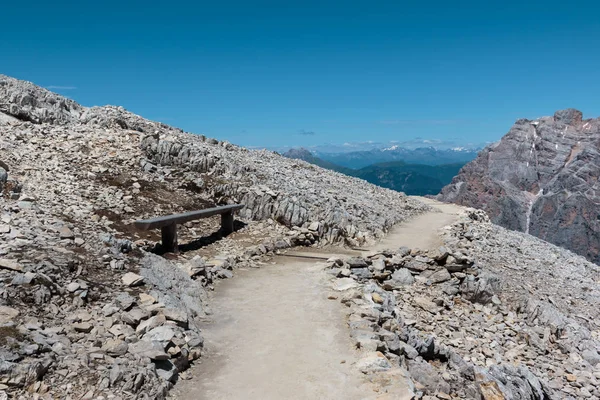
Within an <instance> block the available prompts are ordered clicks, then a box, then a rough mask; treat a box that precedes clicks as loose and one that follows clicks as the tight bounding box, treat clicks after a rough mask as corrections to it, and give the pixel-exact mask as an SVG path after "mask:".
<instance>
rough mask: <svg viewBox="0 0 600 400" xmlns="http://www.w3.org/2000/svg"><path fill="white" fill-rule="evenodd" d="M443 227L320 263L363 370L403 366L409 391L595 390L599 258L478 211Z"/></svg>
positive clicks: (467, 395)
mask: <svg viewBox="0 0 600 400" xmlns="http://www.w3.org/2000/svg"><path fill="white" fill-rule="evenodd" d="M443 237H444V241H445V245H444V246H443V247H441V248H439V249H408V248H400V249H390V250H387V251H381V252H377V253H375V254H373V255H371V256H369V257H366V258H353V259H347V260H342V259H331V260H329V261H328V267H329V268H330V271H331V273H332V274H333V275H334V276H336V277H337V278H338V279H337V280H336V282H335V285H334V287H335V288H337V289H338V290H340V291H342V293H343V294H342V295H341V296H340V297H341V300H342V302H343V303H344V304H346V305H347V306H348V307H349V308H350V313H351V316H350V322H349V324H350V329H351V333H352V337H353V339H354V341H355V343H356V346H357V347H359V348H362V349H364V350H367V351H370V352H372V356H371V357H367V358H366V361H365V363H364V364H361V368H362V369H363V372H364V373H365V374H377V373H385V371H388V370H391V369H392V368H393V367H395V366H396V367H397V366H400V367H403V368H406V369H407V370H408V373H409V375H410V377H411V378H412V380H413V381H414V387H415V394H416V395H417V398H420V397H419V396H423V398H427V399H435V398H437V399H458V398H460V399H484V400H505V399H506V400H509V399H510V400H515V399H531V400H533V399H535V400H546V399H572V400H575V399H598V398H600V364H599V363H600V355H599V354H598V351H599V350H600V341H599V339H600V324H599V323H598V318H599V317H600V315H599V311H598V307H596V306H595V305H596V304H597V301H598V296H599V295H600V291H599V287H598V283H597V282H598V279H599V278H600V268H599V267H598V266H596V265H594V264H592V263H590V262H588V261H586V260H585V259H584V258H583V257H580V256H577V255H574V254H573V253H571V252H569V251H567V250H564V249H561V248H559V247H557V246H554V245H552V244H549V243H546V242H543V241H541V240H539V239H536V238H534V237H532V236H530V235H526V234H523V233H520V232H514V231H510V230H506V229H504V228H502V227H499V226H497V225H494V224H491V223H490V222H489V219H488V217H487V216H486V215H485V213H483V212H482V211H480V210H473V209H470V210H466V211H465V213H464V214H463V216H462V217H461V219H460V220H459V221H458V222H456V223H455V224H453V225H452V226H450V227H447V229H446V230H445V231H444V233H443Z"/></svg>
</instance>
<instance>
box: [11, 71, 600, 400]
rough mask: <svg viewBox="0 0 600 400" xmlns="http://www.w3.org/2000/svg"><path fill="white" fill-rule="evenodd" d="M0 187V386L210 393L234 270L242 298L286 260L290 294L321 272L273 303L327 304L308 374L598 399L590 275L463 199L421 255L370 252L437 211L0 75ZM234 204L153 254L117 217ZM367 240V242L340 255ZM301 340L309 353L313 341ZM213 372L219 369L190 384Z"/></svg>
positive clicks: (329, 393)
mask: <svg viewBox="0 0 600 400" xmlns="http://www.w3.org/2000/svg"><path fill="white" fill-rule="evenodd" d="M0 192H1V194H0V345H1V346H0V399H3V398H16V399H30V398H36V399H56V398H58V399H164V398H166V397H168V396H169V391H171V390H172V389H173V388H175V391H174V392H173V393H174V395H177V396H184V397H185V395H186V394H190V392H188V391H186V390H187V388H188V387H190V386H193V387H196V386H198V385H196V383H198V384H199V383H201V382H204V383H206V382H207V378H206V377H209V378H210V377H212V378H214V379H213V380H212V383H213V386H212V387H204V389H200V390H204V392H203V393H198V392H196V393H195V394H193V396H195V397H188V398H201V397H202V396H207V394H210V393H211V392H210V390H218V382H219V380H222V377H223V376H228V375H227V374H228V373H229V374H231V373H233V372H235V371H236V369H235V368H237V371H239V370H240V366H243V365H244V364H243V360H244V359H243V358H242V357H240V359H239V362H238V363H236V359H235V358H231V357H235V352H234V353H233V355H231V353H227V352H225V351H226V349H225V350H223V349H222V348H218V347H215V346H214V339H215V334H214V333H215V329H217V328H218V327H219V326H220V325H219V324H218V323H215V321H219V318H221V317H223V318H225V317H226V316H227V315H229V314H227V313H228V312H230V311H231V307H229V308H228V306H227V304H230V303H227V301H226V300H225V299H223V297H220V296H224V295H226V294H227V293H231V292H230V291H228V290H232V289H227V288H228V286H227V285H230V284H232V285H233V283H234V281H235V285H234V286H235V287H238V288H241V289H240V290H245V289H244V288H250V287H252V285H257V284H258V283H259V282H260V281H259V280H258V279H259V278H260V277H261V276H265V278H264V279H268V278H267V277H268V276H270V275H269V271H270V268H275V267H274V265H279V267H277V268H284V267H285V266H286V265H289V266H290V267H293V268H294V270H293V271H294V273H291V274H289V275H286V276H288V277H290V279H294V276H296V277H297V278H296V279H297V280H299V281H296V280H294V282H295V283H296V284H297V285H301V282H305V281H304V280H303V279H312V278H310V277H314V279H318V281H315V282H317V283H315V288H320V289H319V290H317V289H315V290H314V291H309V290H307V291H306V296H308V298H306V299H303V297H302V295H301V294H302V293H303V292H302V290H300V289H298V287H299V286H296V289H298V290H296V292H295V296H296V297H293V298H294V299H295V298H297V299H298V300H297V301H295V302H292V303H293V304H296V303H297V307H303V306H307V307H308V305H310V304H315V305H316V306H315V307H317V308H316V310H317V311H318V312H317V314H316V315H320V314H319V313H320V312H323V313H324V312H325V310H328V311H327V312H331V313H332V314H331V315H334V316H335V318H332V319H331V326H330V327H329V328H323V329H325V331H323V332H328V331H327V329H332V330H333V331H335V332H337V336H336V335H334V336H327V337H329V338H330V340H331V337H334V338H335V346H338V348H339V349H340V352H343V353H340V354H344V360H339V362H337V359H336V363H330V364H328V365H331V371H329V372H330V373H329V374H323V375H320V376H321V378H322V379H329V378H328V377H330V376H340V375H337V374H340V373H341V374H343V376H345V377H346V378H347V379H348V382H351V383H352V384H353V385H352V386H353V387H354V386H355V385H354V383H357V385H356V390H357V391H355V392H352V393H350V392H348V393H349V394H348V396H347V398H379V399H386V398H406V399H411V398H415V399H436V398H437V399H486V400H491V399H494V400H495V399H582V398H590V399H594V398H600V390H599V389H598V384H599V381H598V379H599V378H600V367H598V365H599V362H600V355H599V354H598V349H599V346H598V341H597V340H598V333H599V327H598V323H597V322H596V321H598V318H597V315H596V314H597V313H598V308H597V306H596V304H597V303H598V284H597V282H598V267H597V266H596V265H594V264H591V263H589V262H587V261H586V260H585V259H583V258H582V257H579V256H576V255H574V254H572V253H570V252H569V251H567V250H564V249H561V248H559V247H556V246H553V245H551V244H548V243H546V242H543V241H541V240H539V239H536V238H534V237H532V236H529V235H527V234H524V233H519V232H511V231H507V230H505V229H503V228H501V227H499V226H496V225H494V224H492V223H490V222H489V219H488V218H487V216H486V215H485V213H484V212H482V211H477V210H474V209H462V210H461V212H460V215H454V216H453V217H452V218H451V223H450V225H447V226H446V227H445V228H443V229H442V230H440V231H439V232H438V230H437V228H439V227H433V226H432V227H431V230H432V231H435V232H432V234H437V235H439V236H438V238H439V243H436V244H435V246H433V245H432V246H428V248H421V249H418V248H415V246H413V245H412V244H411V242H410V240H407V241H406V243H404V242H403V243H394V242H393V241H392V240H387V241H385V242H382V243H385V244H386V246H387V245H388V244H389V247H390V248H389V249H380V247H372V246H373V245H374V244H375V243H376V242H377V241H379V240H381V239H382V238H384V236H385V235H386V233H388V232H390V230H392V232H393V229H394V227H395V226H401V227H402V226H404V227H410V226H411V225H410V224H411V223H417V222H415V221H419V218H420V217H419V216H422V215H427V216H428V217H427V218H432V217H431V216H432V215H433V216H435V215H436V213H438V214H437V215H440V218H442V217H443V213H442V212H439V211H437V210H435V207H436V206H435V204H434V206H433V208H434V209H432V206H431V205H429V204H426V202H422V201H420V200H419V199H416V198H409V197H406V196H404V195H403V194H401V193H397V192H393V191H390V190H386V189H382V188H378V187H376V186H373V185H370V184H368V183H366V182H364V181H362V180H359V179H355V178H350V177H346V176H344V175H341V174H338V173H335V172H331V171H325V170H322V169H320V168H318V167H315V166H312V165H309V164H307V163H305V162H303V161H297V160H289V159H286V158H283V157H281V156H280V155H278V154H276V153H273V152H269V151H265V150H262V151H253V150H247V149H244V148H241V147H238V146H235V145H233V144H230V143H227V142H220V141H218V140H215V139H210V138H206V137H204V136H202V135H193V134H189V133H185V132H183V131H181V130H179V129H176V128H172V127H169V126H167V125H164V124H161V123H158V122H152V121H148V120H146V119H143V118H142V117H139V116H137V115H134V114H131V113H129V112H127V111H126V110H124V109H123V108H121V107H114V106H104V107H91V108H87V107H83V106H81V105H79V104H77V103H75V102H74V101H72V100H69V99H66V98H64V97H61V96H59V95H56V94H54V93H51V92H49V91H47V90H45V89H42V88H40V87H38V86H35V85H33V84H32V83H29V82H24V81H19V80H16V79H13V78H10V77H6V76H0ZM231 203H243V204H245V205H246V207H245V209H244V210H242V211H241V212H240V213H239V215H238V216H237V220H236V230H235V232H234V233H232V234H231V235H228V236H226V237H223V235H221V234H220V233H219V220H218V217H217V218H209V219H205V220H200V221H194V222H189V223H186V224H184V225H181V226H179V241H180V244H181V252H180V253H179V254H178V255H173V254H162V252H161V248H160V245H159V241H160V233H159V232H152V231H149V232H140V231H137V230H136V229H135V228H134V227H133V225H132V222H133V221H135V220H138V219H144V218H149V217H153V216H159V215H167V214H171V213H177V212H183V211H189V210H196V209H202V208H207V207H212V206H215V205H224V204H231ZM440 208H442V209H443V207H440ZM434 219H435V218H434ZM411 221H412V222H411ZM415 229H416V228H415ZM420 229H421V230H419V232H422V230H423V227H420ZM391 237H393V234H391V235H389V236H388V239H389V238H391ZM419 243H420V242H419ZM306 246H311V247H312V248H313V249H318V248H321V247H323V249H318V251H319V252H320V253H321V254H322V255H323V258H324V259H327V261H324V260H323V261H320V262H316V261H315V262H314V263H313V262H302V263H298V262H297V261H294V262H292V261H282V258H281V257H279V256H276V255H277V254H284V253H286V252H288V251H290V249H292V248H299V247H306ZM370 246H371V248H377V249H379V250H376V251H373V252H371V253H369V254H365V253H364V252H358V251H350V250H348V249H349V248H358V247H363V248H370ZM342 247H345V249H343V250H342ZM339 253H343V254H346V253H352V254H350V255H347V256H341V255H336V254H339ZM273 263H275V264H273ZM257 268H258V269H259V270H256V269H257ZM303 268H305V269H306V274H304V273H300V272H299V271H303ZM240 269H242V270H243V273H241V274H239V275H240V276H235V275H237V272H238V271H240ZM276 270H277V269H275V270H273V271H276ZM261 274H262V275H261ZM295 274H296V275H295ZM298 274H300V275H299V276H298ZM253 276H254V278H253ZM275 276H276V275H275V274H274V275H273V277H275ZM231 278H233V281H232V282H227V281H223V280H226V279H231ZM221 281H223V282H221ZM245 282H247V283H245ZM246 285H247V286H246ZM258 287H260V285H259V286H258ZM327 287H330V289H327ZM267 289H268V288H265V290H267ZM278 290H280V291H281V293H280V292H277V293H280V296H286V292H285V290H283V289H282V288H278ZM290 290H292V287H291V286H290ZM219 299H222V300H221V303H218V301H219ZM256 300H257V301H258V299H256ZM272 301H274V302H276V301H277V298H273V299H272ZM290 301H291V300H290ZM256 304H258V303H256ZM324 304H325V305H324ZM319 307H321V308H319ZM228 310H229V311H228ZM319 310H321V311H319ZM258 311H259V310H257V312H258ZM298 315H304V314H302V313H299V314H298ZM307 315H309V314H307ZM275 316H276V314H275ZM302 318H305V317H302ZM315 320H317V319H315ZM319 321H321V322H319V323H320V324H321V325H322V326H323V327H327V326H329V325H327V324H325V323H324V322H323V321H322V320H319ZM250 322H251V321H250ZM250 322H249V323H250ZM306 323H310V319H307V321H306ZM223 329H229V328H227V326H225V325H223ZM204 331H206V332H207V333H210V335H209V336H208V337H205V335H204ZM308 331H310V330H308ZM224 332H225V331H224ZM307 335H310V332H307ZM343 335H345V339H344V336H343ZM278 337H279V338H280V340H282V341H283V340H286V335H285V334H284V333H282V334H281V335H279V336H278ZM338 339H339V340H338ZM205 342H206V346H205ZM302 343H303V346H305V347H307V349H306V353H307V354H308V355H310V353H311V351H312V350H311V348H312V347H313V346H314V349H319V348H321V347H319V346H323V343H314V345H313V344H312V342H311V341H310V340H309V341H306V342H302ZM260 345H263V344H261V343H259V342H257V344H256V346H257V348H258V346H260ZM282 346H284V343H281V342H278V343H273V348H275V349H277V348H281V347H282ZM289 346H290V348H295V349H297V347H294V346H298V343H295V344H294V343H290V344H289ZM340 346H341V347H340ZM213 349H214V351H213ZM314 349H313V350H314ZM211 351H213V352H212V353H211ZM223 354H225V355H228V356H230V357H229V358H228V361H226V360H225V359H221V358H219V357H221V356H222V355H223ZM245 356H246V357H247V356H248V353H245ZM330 361H331V360H329V359H328V361H327V362H330ZM341 361H345V362H344V363H342V362H341ZM265 362H267V361H265ZM306 362H307V363H308V364H307V365H310V363H311V362H314V360H313V359H311V358H310V357H308V358H307V359H306ZM211 363H215V364H214V365H221V366H223V365H224V366H225V368H226V367H227V365H228V364H227V363H230V364H229V365H231V366H232V367H231V368H232V371H233V372H232V371H224V372H223V374H222V375H214V374H215V372H212V374H213V375H211V374H209V373H208V372H207V373H206V375H201V373H202V371H203V368H204V366H205V365H211ZM190 367H193V368H192V369H189V368H190ZM242 370H243V369H242ZM199 374H200V375H199ZM315 379H317V380H316V381H315V382H314V387H315V388H319V389H318V390H321V392H319V391H316V392H311V391H310V390H312V389H310V382H309V381H305V380H302V379H299V380H297V382H296V383H297V384H299V385H300V384H301V385H304V386H303V387H304V388H305V389H306V388H307V387H308V389H306V390H308V392H301V391H299V392H298V393H313V394H314V393H317V394H318V395H317V397H319V398H330V399H337V398H339V396H338V395H339V394H340V392H338V390H341V389H336V388H335V385H334V384H332V382H329V381H328V382H324V381H319V380H318V377H317V378H315ZM307 382H309V383H307ZM208 383H209V384H210V383H211V382H208ZM259 383H260V385H265V387H267V388H269V389H270V390H271V391H268V390H266V391H265V393H278V392H277V390H276V389H277V388H276V387H273V386H268V385H269V382H264V381H263V382H259ZM307 385H308V386H307ZM180 388H181V389H180ZM323 388H325V389H323ZM327 388H329V389H327ZM241 390H243V388H242V389H241ZM315 390H317V389H315ZM323 390H324V391H323ZM344 390H350V389H348V388H346V389H344ZM212 393H220V392H218V391H215V392H212ZM238 393H239V392H238ZM191 396H192V395H191ZM232 396H234V395H232ZM352 396H355V397H352ZM207 398H211V397H207ZM212 398H218V396H213V397H212ZM222 398H236V397H235V396H234V397H231V396H230V397H227V396H226V395H223V397H222ZM256 398H259V397H256ZM265 398H266V397H265ZM300 398H301V397H300Z"/></svg>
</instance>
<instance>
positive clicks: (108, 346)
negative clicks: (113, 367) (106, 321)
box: [102, 339, 129, 357]
mask: <svg viewBox="0 0 600 400" xmlns="http://www.w3.org/2000/svg"><path fill="white" fill-rule="evenodd" d="M128 348H129V345H128V344H127V343H125V342H124V341H123V340H121V339H108V340H107V341H106V342H104V344H103V345H102V350H104V351H105V352H106V354H108V355H109V356H113V357H118V356H122V355H125V354H126V353H127V350H128Z"/></svg>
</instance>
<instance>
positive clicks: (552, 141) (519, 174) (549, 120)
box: [437, 109, 600, 263]
mask: <svg viewBox="0 0 600 400" xmlns="http://www.w3.org/2000/svg"><path fill="white" fill-rule="evenodd" d="M599 145H600V119H588V120H584V119H583V116H582V113H581V112H580V111H577V110H573V109H567V110H562V111H557V112H556V113H555V114H554V116H553V117H543V118H539V119H536V120H527V119H521V120H518V121H517V122H516V123H515V125H514V126H513V127H512V128H511V130H510V131H509V132H508V134H506V135H505V136H504V137H503V138H502V140H500V142H498V143H496V144H493V145H491V146H488V147H487V148H485V149H484V150H482V151H481V152H480V154H479V155H478V156H477V158H476V159H475V160H474V161H472V162H470V163H469V164H467V165H466V166H465V167H463V168H462V170H461V171H460V173H459V174H458V175H457V176H456V177H455V178H454V179H453V180H452V183H451V184H450V185H448V186H446V187H444V188H443V189H442V191H441V193H440V194H439V195H438V196H437V198H438V199H439V200H442V201H446V202H454V203H457V204H461V205H465V206H470V207H476V208H480V209H483V210H485V211H486V212H487V213H488V214H489V215H490V217H491V219H492V221H493V222H495V223H497V224H499V225H501V226H504V227H506V228H509V229H513V230H518V231H522V232H526V233H530V234H532V235H535V236H537V237H539V238H542V239H544V240H546V241H549V242H551V243H554V244H557V245H559V246H561V247H564V248H567V249H569V250H572V251H574V252H576V253H578V254H581V255H583V256H585V257H586V258H588V259H589V260H591V261H593V262H596V263H599V262H600V222H599V215H598V204H600V195H598V193H597V191H598V182H597V181H598V179H599V178H600V148H599Z"/></svg>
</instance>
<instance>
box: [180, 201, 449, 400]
mask: <svg viewBox="0 0 600 400" xmlns="http://www.w3.org/2000/svg"><path fill="white" fill-rule="evenodd" d="M420 200H421V199H420ZM424 200H425V201H427V199H424ZM438 204H439V203H437V202H436V204H435V205H438ZM442 208H444V210H443V211H444V212H441V213H440V212H430V213H426V214H424V215H422V216H419V217H417V218H415V219H413V220H412V221H409V222H407V223H406V224H403V225H402V226H399V227H397V228H396V229H394V230H393V231H392V232H390V235H389V236H388V237H387V238H386V239H385V240H384V241H383V242H381V243H380V244H378V245H376V246H374V247H372V248H370V249H368V251H372V250H377V249H379V248H382V247H399V246H409V247H419V246H429V245H435V244H437V243H438V241H439V238H438V235H437V234H436V232H437V231H438V229H439V228H441V227H443V226H445V225H446V224H448V223H451V222H452V221H453V220H454V218H455V214H456V212H457V210H458V207H456V206H449V207H445V206H442ZM445 208H447V209H445ZM365 251H367V250H365ZM328 280H329V277H328V276H327V275H326V274H325V272H324V271H323V267H322V266H321V265H319V264H315V260H314V259H313V260H311V259H299V258H295V257H278V258H277V259H276V263H275V264H274V265H268V266H264V267H263V268H261V269H258V270H240V271H239V272H238V273H236V277H235V278H234V279H232V280H228V281H224V282H222V283H221V284H220V285H219V287H218V288H217V290H216V292H215V296H214V299H213V304H214V306H213V312H214V314H213V315H214V320H213V321H212V323H210V324H207V326H206V328H205V330H204V334H205V337H206V347H207V353H208V354H207V357H203V358H202V361H201V364H200V365H199V366H197V367H196V368H194V369H193V370H192V372H191V377H190V378H191V379H189V380H186V381H182V382H179V384H178V385H176V387H175V390H174V391H173V397H174V398H176V399H264V400H266V399H348V400H352V399H385V398H390V397H389V395H390V393H387V394H381V393H377V391H376V389H377V388H376V384H374V383H373V382H368V381H367V379H366V377H365V376H364V375H362V374H360V373H359V372H358V371H357V369H356V368H355V366H354V365H353V364H355V363H356V362H357V361H358V360H359V359H360V358H361V353H359V352H358V351H357V350H355V349H353V348H352V345H351V341H350V337H349V331H348V326H347V323H346V314H345V313H346V312H347V308H346V307H345V306H343V305H342V304H340V302H339V301H331V300H328V299H327V297H328V295H329V294H330V293H331V291H330V289H329V288H328ZM406 385H407V384H406V383H405V382H403V381H402V380H398V382H396V383H395V384H394V386H395V387H394V388H393V391H394V395H393V398H395V399H402V398H410V397H409V395H408V390H407V389H406V387H407V386H406Z"/></svg>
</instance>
